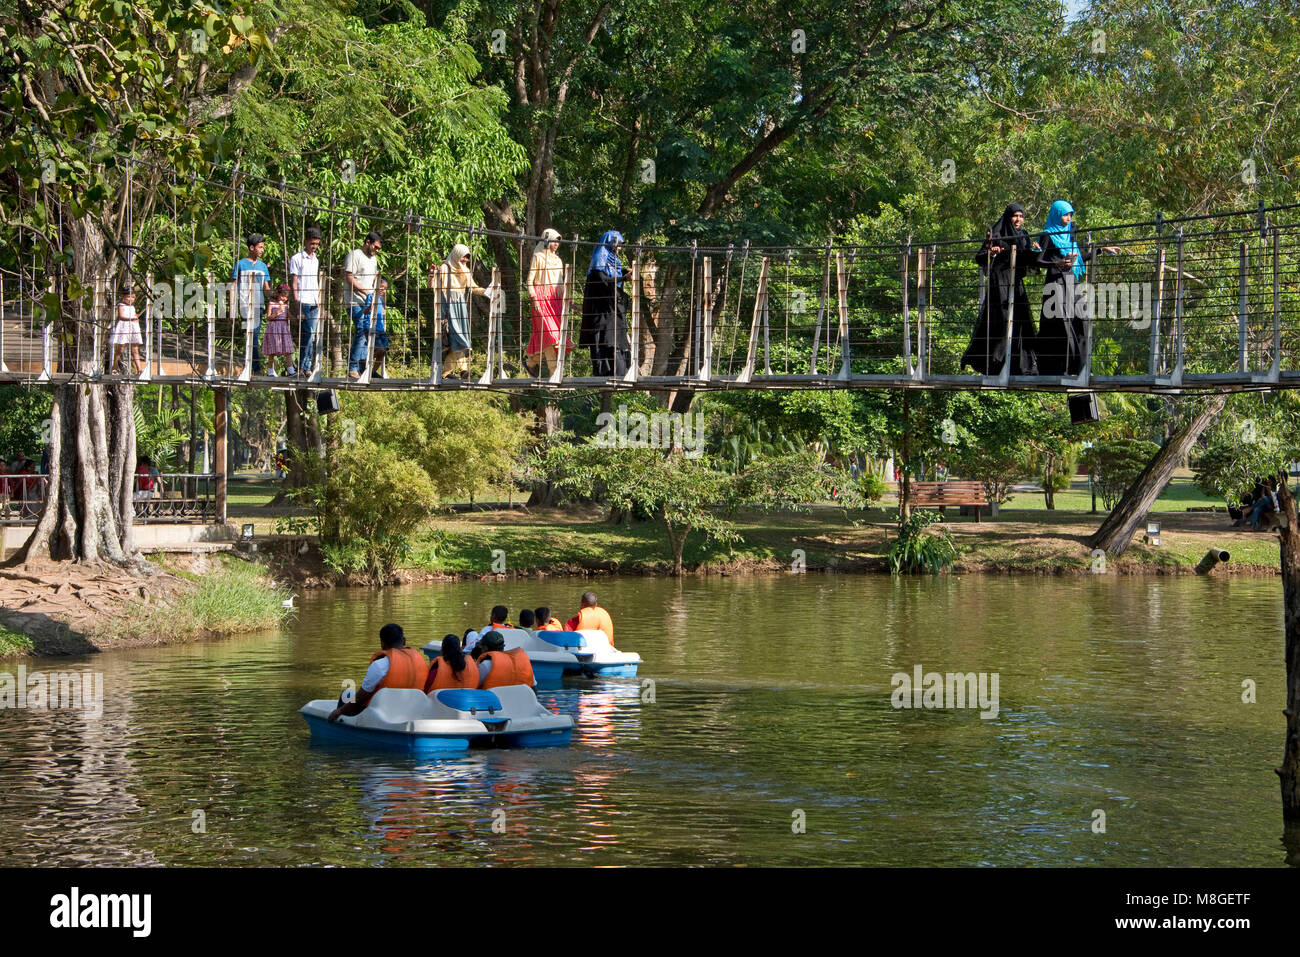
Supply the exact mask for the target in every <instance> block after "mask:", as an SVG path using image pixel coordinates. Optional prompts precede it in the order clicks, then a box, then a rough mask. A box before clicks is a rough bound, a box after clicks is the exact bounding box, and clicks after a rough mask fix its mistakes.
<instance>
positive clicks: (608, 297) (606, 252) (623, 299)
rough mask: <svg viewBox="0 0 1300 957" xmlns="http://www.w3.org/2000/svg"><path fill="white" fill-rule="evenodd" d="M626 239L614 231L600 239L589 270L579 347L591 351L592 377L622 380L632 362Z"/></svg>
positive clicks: (584, 294) (593, 252)
mask: <svg viewBox="0 0 1300 957" xmlns="http://www.w3.org/2000/svg"><path fill="white" fill-rule="evenodd" d="M621 245H623V236H622V234H621V233H619V232H618V231H617V230H614V229H611V230H609V231H608V232H606V233H605V234H604V235H603V236H601V237H600V242H599V243H598V244H597V246H596V248H595V250H593V251H592V254H591V265H590V266H588V268H587V283H586V286H585V287H584V289H583V299H582V325H581V327H580V328H579V330H578V345H579V346H586V347H587V348H588V349H590V350H591V366H592V374H593V375H596V376H621V375H623V374H624V373H625V372H627V370H628V367H629V365H630V363H631V361H632V344H631V341H630V340H629V339H628V334H627V301H628V296H627V294H626V293H625V292H623V288H622V287H623V264H622V262H621V261H620V260H619V258H618V249H619V247H620V246H621Z"/></svg>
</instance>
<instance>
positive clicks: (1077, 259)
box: [1035, 199, 1119, 375]
mask: <svg viewBox="0 0 1300 957" xmlns="http://www.w3.org/2000/svg"><path fill="white" fill-rule="evenodd" d="M1073 220H1074V207H1073V206H1071V205H1070V204H1069V203H1067V202H1066V201H1065V200H1063V199H1058V200H1057V201H1056V202H1054V203H1053V204H1052V208H1051V210H1049V211H1048V214H1047V225H1046V226H1044V227H1043V233H1042V235H1041V236H1040V237H1039V238H1038V242H1039V244H1040V245H1041V246H1042V247H1043V251H1042V254H1041V255H1040V256H1039V259H1038V262H1039V265H1041V266H1044V267H1046V269H1047V276H1046V278H1045V279H1044V280H1043V311H1042V315H1041V316H1040V317H1039V321H1038V336H1037V337H1036V340H1035V341H1036V343H1037V350H1038V371H1039V372H1040V373H1042V374H1043V375H1078V374H1079V373H1080V372H1082V371H1083V364H1084V360H1085V359H1086V357H1087V350H1088V323H1089V322H1090V321H1091V316H1090V315H1089V312H1088V286H1087V283H1086V281H1085V277H1086V276H1087V269H1088V267H1087V264H1088V263H1089V262H1091V261H1092V260H1093V258H1094V257H1095V256H1096V254H1097V251H1098V247H1094V246H1092V244H1090V243H1086V242H1085V243H1084V244H1083V245H1082V246H1080V245H1079V244H1078V243H1077V242H1076V241H1075V238H1074V234H1075V228H1074V222H1073ZM1100 248H1101V249H1104V250H1105V251H1106V252H1109V253H1117V252H1119V249H1118V248H1116V247H1115V246H1102V247H1100Z"/></svg>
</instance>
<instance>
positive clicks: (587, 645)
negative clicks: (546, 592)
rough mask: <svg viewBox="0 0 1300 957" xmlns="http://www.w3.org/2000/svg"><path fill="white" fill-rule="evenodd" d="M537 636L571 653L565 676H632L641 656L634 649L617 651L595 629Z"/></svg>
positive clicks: (547, 633) (540, 633)
mask: <svg viewBox="0 0 1300 957" xmlns="http://www.w3.org/2000/svg"><path fill="white" fill-rule="evenodd" d="M537 637H538V638H541V639H543V640H544V641H546V642H549V643H550V644H552V645H554V646H555V647H556V648H561V649H563V650H564V651H567V652H569V653H570V654H572V655H573V657H574V659H576V660H575V663H574V664H573V665H572V666H566V667H565V669H564V673H565V674H567V675H583V676H585V677H589V678H635V677H636V671H637V668H638V667H640V665H641V656H640V655H638V654H637V653H636V652H635V651H617V650H615V648H614V646H613V645H612V644H610V641H609V636H608V635H606V634H605V633H604V632H603V631H600V630H598V629H584V630H583V631H539V632H537Z"/></svg>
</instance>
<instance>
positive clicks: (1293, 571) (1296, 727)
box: [1277, 471, 1300, 825]
mask: <svg viewBox="0 0 1300 957" xmlns="http://www.w3.org/2000/svg"><path fill="white" fill-rule="evenodd" d="M1278 501H1279V504H1280V505H1281V506H1282V512H1283V514H1284V515H1285V516H1286V523H1287V527H1286V528H1283V529H1280V530H1279V531H1280V535H1281V539H1282V622H1283V632H1284V634H1285V649H1286V651H1285V658H1286V710H1284V711H1283V712H1282V714H1283V715H1285V716H1286V747H1285V749H1284V750H1283V753H1282V766H1281V767H1280V768H1278V769H1277V774H1278V777H1279V778H1280V779H1281V785H1282V817H1283V818H1284V819H1285V820H1287V821H1289V822H1292V824H1293V825H1300V518H1297V510H1296V497H1295V493H1294V492H1293V491H1292V490H1291V487H1290V485H1288V484H1287V474H1286V472H1285V471H1283V472H1281V473H1280V474H1279V475H1278Z"/></svg>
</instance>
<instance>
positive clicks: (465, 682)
mask: <svg viewBox="0 0 1300 957" xmlns="http://www.w3.org/2000/svg"><path fill="white" fill-rule="evenodd" d="M477 687H478V666H477V665H476V664H475V662H473V661H471V660H470V658H469V657H468V656H467V655H466V654H465V653H464V652H463V651H461V650H460V639H459V638H457V637H456V636H455V635H447V636H446V637H445V638H443V639H442V654H440V655H438V657H437V658H434V659H433V662H432V663H431V664H430V665H429V677H428V678H426V679H425V681H424V693H425V694H432V693H433V692H434V691H440V690H441V689H443V688H469V689H470V690H473V689H474V688H477Z"/></svg>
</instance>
